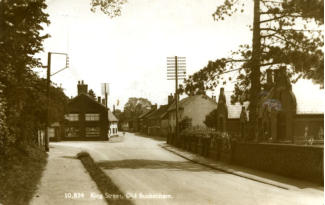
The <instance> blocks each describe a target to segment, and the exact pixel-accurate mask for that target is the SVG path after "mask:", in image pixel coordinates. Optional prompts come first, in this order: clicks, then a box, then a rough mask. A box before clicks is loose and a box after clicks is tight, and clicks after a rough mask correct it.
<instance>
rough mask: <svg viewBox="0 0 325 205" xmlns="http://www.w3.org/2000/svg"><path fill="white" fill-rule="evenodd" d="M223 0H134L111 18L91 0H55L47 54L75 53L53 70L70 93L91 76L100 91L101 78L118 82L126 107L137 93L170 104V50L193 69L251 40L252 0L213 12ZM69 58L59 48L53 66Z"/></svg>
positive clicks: (114, 89)
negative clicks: (218, 17) (218, 16)
mask: <svg viewBox="0 0 325 205" xmlns="http://www.w3.org/2000/svg"><path fill="white" fill-rule="evenodd" d="M223 1H224V0H204V1H202V0H177V1H176V0H129V2H128V3H127V4H126V5H125V6H124V8H123V10H122V16H120V17H117V18H113V19H111V18H109V17H108V16H105V15H104V14H102V13H101V12H99V11H98V12H96V13H92V12H91V11H90V7H91V6H90V2H91V0H68V1H67V0H48V1H47V4H48V8H47V10H46V12H47V13H48V14H49V15H50V21H51V24H50V25H49V26H48V27H46V29H45V32H47V33H49V34H50V35H51V38H49V39H47V40H46V41H45V42H44V47H45V52H44V53H42V54H40V57H41V58H42V60H43V62H44V64H46V62H47V55H46V52H48V51H51V52H66V53H68V54H69V57H70V68H69V69H67V70H65V71H62V72H60V73H59V74H57V75H55V76H53V77H52V80H53V81H54V82H55V83H57V84H58V85H61V86H62V87H63V88H64V90H65V93H66V94H67V95H68V96H76V94H77V86H76V85H77V82H78V80H84V82H85V83H87V84H88V86H89V89H93V90H94V91H95V93H96V94H97V95H100V94H101V90H100V88H101V86H100V83H103V82H107V83H110V96H109V106H110V107H112V105H113V104H116V102H117V99H119V101H120V105H119V106H117V108H120V109H122V108H123V106H124V104H125V103H126V102H127V99H128V98H129V97H144V98H148V99H149V100H150V101H151V102H152V103H157V104H158V105H161V104H166V103H167V96H168V94H169V93H172V92H174V91H175V83H174V82H173V81H168V80H167V78H166V57H168V56H175V55H177V56H185V57H186V59H187V73H188V74H192V73H194V72H196V71H198V70H199V69H201V68H203V67H204V66H205V65H207V63H208V61H209V60H216V59H217V58H219V57H227V56H229V52H230V51H231V50H236V48H237V47H238V45H240V44H245V43H250V42H251V39H252V36H251V32H250V31H249V28H248V25H250V24H252V21H253V19H252V18H253V17H252V15H251V14H252V1H248V5H247V9H246V10H245V12H244V13H239V14H237V15H235V16H233V17H230V18H227V19H226V20H225V21H221V22H216V21H214V20H213V18H212V13H213V12H214V10H215V8H216V7H217V5H219V4H221V3H222V2H223ZM64 65H65V60H64V56H53V62H52V70H53V72H55V71H56V70H58V69H60V68H62V67H63V66H64ZM217 93H218V92H217Z"/></svg>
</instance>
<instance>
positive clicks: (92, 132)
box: [86, 127, 100, 137]
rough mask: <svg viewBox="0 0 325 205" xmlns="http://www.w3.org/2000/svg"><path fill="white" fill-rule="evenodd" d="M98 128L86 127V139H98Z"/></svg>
mask: <svg viewBox="0 0 325 205" xmlns="http://www.w3.org/2000/svg"><path fill="white" fill-rule="evenodd" d="M99 136H100V128H99V127H86V137H99Z"/></svg>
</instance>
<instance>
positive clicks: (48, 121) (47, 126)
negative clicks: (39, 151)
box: [43, 52, 69, 152]
mask: <svg viewBox="0 0 325 205" xmlns="http://www.w3.org/2000/svg"><path fill="white" fill-rule="evenodd" d="M52 54H57V55H65V56H66V65H65V67H64V68H62V69H60V70H58V71H57V72H55V73H53V74H51V56H52ZM68 67H69V57H68V54H66V53H55V52H48V53H47V66H43V68H47V75H46V123H45V140H44V141H45V143H44V147H45V151H46V152H48V151H49V150H50V148H49V133H48V131H49V130H48V128H49V126H50V85H51V76H53V75H55V74H57V73H59V72H61V71H62V70H65V69H66V68H68Z"/></svg>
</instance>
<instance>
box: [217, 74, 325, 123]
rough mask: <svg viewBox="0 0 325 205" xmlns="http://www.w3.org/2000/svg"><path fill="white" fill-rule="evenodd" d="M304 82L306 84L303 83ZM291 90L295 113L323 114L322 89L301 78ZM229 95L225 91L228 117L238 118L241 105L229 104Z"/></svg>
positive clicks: (324, 95)
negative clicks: (295, 102) (294, 102)
mask: <svg viewBox="0 0 325 205" xmlns="http://www.w3.org/2000/svg"><path fill="white" fill-rule="evenodd" d="M304 83H305V84H306V85H304ZM292 91H293V93H294V95H295V97H296V101H297V114H324V108H325V93H324V90H322V89H320V88H319V86H318V85H313V84H312V83H311V82H308V81H307V80H301V81H300V82H299V81H298V82H297V83H296V84H293V85H292ZM306 91H307V92H306ZM231 95H232V92H230V91H227V92H225V96H226V101H227V108H228V118H229V119H235V118H239V117H240V113H241V107H242V105H240V104H239V103H236V104H235V105H231V103H230V100H231ZM218 97H219V96H218V94H217V99H218ZM248 105H249V102H245V103H244V106H245V107H246V111H247V113H248Z"/></svg>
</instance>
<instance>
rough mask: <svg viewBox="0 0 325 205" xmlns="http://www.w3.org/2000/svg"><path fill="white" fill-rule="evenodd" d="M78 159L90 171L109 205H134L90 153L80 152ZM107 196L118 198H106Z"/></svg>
mask: <svg viewBox="0 0 325 205" xmlns="http://www.w3.org/2000/svg"><path fill="white" fill-rule="evenodd" d="M77 158H78V159H79V160H81V162H82V164H83V165H84V167H85V168H86V170H87V171H88V173H89V175H90V176H91V178H92V179H93V180H94V182H95V183H96V185H97V187H98V189H99V190H100V192H101V193H102V194H103V196H104V199H105V200H106V202H107V204H110V205H111V204H113V205H122V204H123V205H129V204H130V205H131V204H133V203H132V202H131V201H130V200H129V199H127V198H125V194H124V193H123V192H121V191H120V189H119V188H118V187H117V186H116V185H115V184H114V183H113V181H112V180H111V179H110V177H109V176H107V175H106V174H105V173H104V172H103V171H102V170H101V169H100V168H99V167H98V165H97V164H96V163H95V162H94V160H93V159H92V158H91V156H90V155H89V153H87V152H80V153H79V154H78V155H77ZM107 194H110V195H114V196H116V197H105V196H108V195H107Z"/></svg>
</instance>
